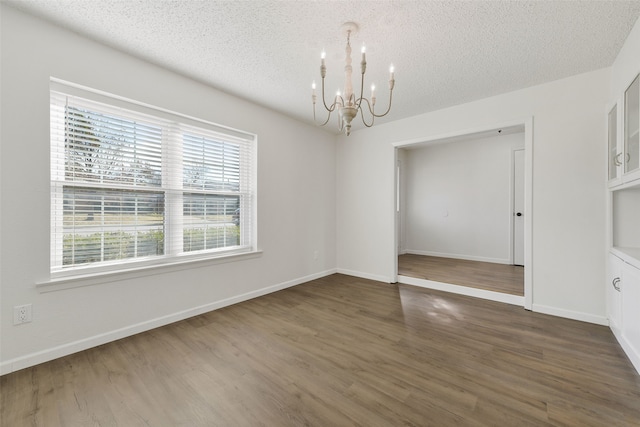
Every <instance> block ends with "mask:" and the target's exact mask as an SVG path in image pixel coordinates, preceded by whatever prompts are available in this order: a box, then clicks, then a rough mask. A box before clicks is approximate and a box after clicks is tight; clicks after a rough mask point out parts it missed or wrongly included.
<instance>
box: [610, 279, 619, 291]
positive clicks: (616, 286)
mask: <svg viewBox="0 0 640 427" xmlns="http://www.w3.org/2000/svg"><path fill="white" fill-rule="evenodd" d="M611 284H612V285H613V288H614V289H615V290H616V291H618V292H620V278H619V277H616V278H615V279H613V281H612V282H611Z"/></svg>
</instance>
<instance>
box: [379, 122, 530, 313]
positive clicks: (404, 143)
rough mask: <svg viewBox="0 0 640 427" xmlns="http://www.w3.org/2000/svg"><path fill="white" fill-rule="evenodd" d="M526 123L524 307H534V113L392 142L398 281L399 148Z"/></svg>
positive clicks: (396, 279)
mask: <svg viewBox="0 0 640 427" xmlns="http://www.w3.org/2000/svg"><path fill="white" fill-rule="evenodd" d="M516 127H522V128H523V129H524V174H525V176H524V308H525V309H527V310H531V309H532V306H533V253H532V252H533V117H527V118H524V119H521V120H514V121H510V122H504V123H499V124H495V125H490V126H489V125H488V126H482V127H478V128H475V129H466V130H459V131H453V132H450V133H446V134H440V135H435V136H425V137H422V138H413V139H410V140H404V141H397V142H393V143H392V144H391V145H392V146H393V147H394V150H393V163H392V164H393V167H394V171H393V177H394V185H393V210H394V215H393V218H394V225H393V233H394V239H393V246H394V248H393V254H394V261H393V264H392V265H393V268H394V271H393V272H392V273H391V274H390V277H393V279H394V282H397V281H398V243H399V220H400V219H399V215H400V213H399V210H398V207H399V205H400V203H399V200H400V199H399V198H400V196H401V194H400V184H401V183H400V182H399V177H400V173H398V169H397V168H398V149H401V148H407V147H409V146H413V145H429V144H436V143H438V142H443V140H448V139H454V138H463V137H470V136H473V135H476V134H478V135H482V134H487V133H490V132H494V131H497V130H499V129H505V128H516ZM459 293H462V294H466V295H471V296H478V293H477V292H469V293H466V292H464V291H463V292H459ZM482 297H483V298H486V299H494V300H497V301H503V300H502V299H499V298H492V297H491V296H482Z"/></svg>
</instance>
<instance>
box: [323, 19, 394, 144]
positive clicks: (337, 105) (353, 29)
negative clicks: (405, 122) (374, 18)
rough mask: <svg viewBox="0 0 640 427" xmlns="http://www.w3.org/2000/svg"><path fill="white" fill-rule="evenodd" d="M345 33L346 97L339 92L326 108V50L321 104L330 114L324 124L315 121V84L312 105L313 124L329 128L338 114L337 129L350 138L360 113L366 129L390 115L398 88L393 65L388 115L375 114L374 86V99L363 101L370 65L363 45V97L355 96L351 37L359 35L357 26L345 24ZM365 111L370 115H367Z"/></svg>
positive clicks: (361, 93) (386, 112)
mask: <svg viewBox="0 0 640 427" xmlns="http://www.w3.org/2000/svg"><path fill="white" fill-rule="evenodd" d="M342 31H343V32H344V33H346V35H347V47H346V49H345V52H346V54H347V56H346V58H345V66H344V74H345V80H344V92H343V94H341V93H340V91H338V92H337V93H336V97H335V99H334V101H333V103H332V104H331V105H329V106H327V102H326V100H325V99H326V98H325V94H324V78H325V76H326V74H327V67H325V64H324V58H325V55H326V54H325V52H324V50H323V51H322V55H321V56H320V58H321V63H320V76H321V77H322V104H323V105H324V108H325V109H326V110H327V112H328V115H327V119H326V120H325V121H324V122H322V123H318V122H317V121H316V82H315V81H314V82H313V83H312V84H311V90H312V92H311V99H312V101H313V120H314V121H316V123H317V124H319V125H320V126H324V125H326V124H327V123H328V122H329V119H330V118H331V113H333V112H334V111H335V110H338V127H339V129H340V131H341V132H342V130H344V131H345V133H346V134H347V135H349V134H351V120H353V118H354V117H355V116H357V115H358V112H360V117H361V118H362V123H364V125H365V126H366V127H371V126H373V122H374V121H375V119H376V117H383V116H386V115H387V114H388V113H389V111H390V110H391V100H392V98H393V86H394V84H395V80H394V78H393V72H394V69H393V64H392V65H391V67H390V68H389V107H387V111H385V112H384V113H383V114H376V113H375V106H376V95H375V90H376V88H375V85H371V99H370V100H369V99H367V98H365V97H363V89H364V73H365V72H366V70H367V61H366V59H365V47H364V45H363V46H362V61H360V75H361V78H360V96H359V97H357V98H356V95H355V94H354V93H353V85H352V84H351V72H352V67H351V35H352V34H356V33H357V32H358V24H356V23H354V22H346V23H345V24H343V25H342ZM365 111H367V112H366V113H365ZM365 114H366V115H367V116H368V118H369V119H370V122H367V119H365Z"/></svg>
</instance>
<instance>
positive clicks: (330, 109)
mask: <svg viewBox="0 0 640 427" xmlns="http://www.w3.org/2000/svg"><path fill="white" fill-rule="evenodd" d="M322 104H323V105H324V108H325V109H326V110H327V111H328V112H329V114H331V112H332V111H333V110H335V108H336V103H335V102H334V103H333V104H331V108H329V107H327V101H325V97H324V77H322Z"/></svg>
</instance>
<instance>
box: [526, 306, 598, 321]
mask: <svg viewBox="0 0 640 427" xmlns="http://www.w3.org/2000/svg"><path fill="white" fill-rule="evenodd" d="M533 311H535V312H536V313H542V314H549V315H551V316H558V317H564V318H566V319H572V320H579V321H581V322H588V323H595V324H596V325H602V326H609V319H607V317H606V316H595V315H593V314H589V313H582V312H579V311H572V310H565V309H562V308H557V307H550V306H547V305H541V304H534V305H533Z"/></svg>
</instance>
